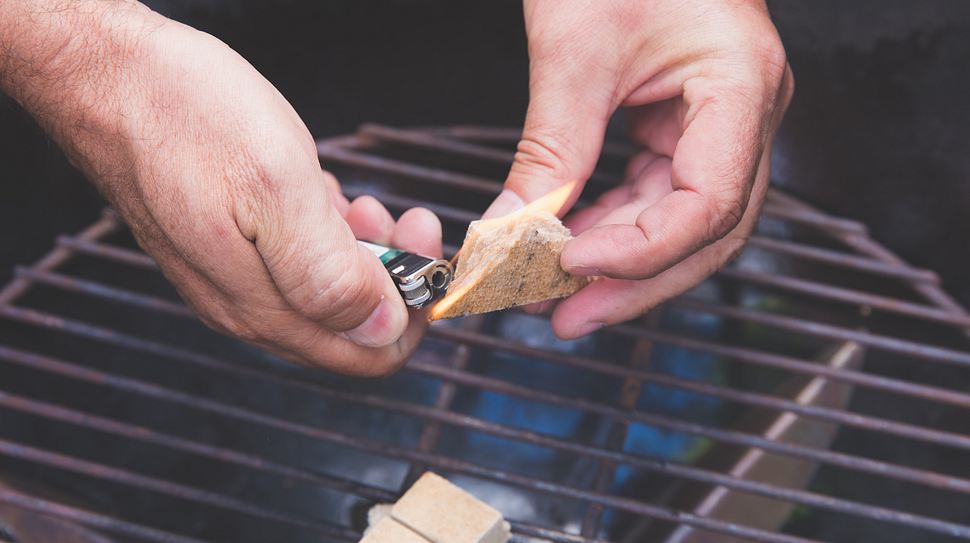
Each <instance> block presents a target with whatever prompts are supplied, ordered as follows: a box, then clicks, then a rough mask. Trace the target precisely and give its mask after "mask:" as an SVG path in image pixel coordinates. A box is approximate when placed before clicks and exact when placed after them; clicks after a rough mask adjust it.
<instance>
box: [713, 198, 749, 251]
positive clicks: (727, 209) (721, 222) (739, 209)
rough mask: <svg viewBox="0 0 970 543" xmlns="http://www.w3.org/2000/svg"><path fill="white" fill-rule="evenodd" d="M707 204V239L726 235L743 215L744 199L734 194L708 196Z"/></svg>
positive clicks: (738, 222)
mask: <svg viewBox="0 0 970 543" xmlns="http://www.w3.org/2000/svg"><path fill="white" fill-rule="evenodd" d="M707 206H708V207H707V216H708V239H709V240H717V239H721V238H723V237H724V236H726V235H728V234H729V233H730V232H731V231H732V230H734V228H735V227H737V226H738V224H740V223H741V217H743V216H744V210H745V204H744V201H743V200H742V199H741V198H740V197H739V196H737V195H734V194H731V195H724V196H712V197H708V199H707Z"/></svg>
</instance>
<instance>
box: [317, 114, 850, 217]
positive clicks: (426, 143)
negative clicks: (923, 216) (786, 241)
mask: <svg viewBox="0 0 970 543" xmlns="http://www.w3.org/2000/svg"><path fill="white" fill-rule="evenodd" d="M359 135H360V136H364V141H362V138H361V137H359V136H358V137H354V136H347V137H341V138H332V139H329V140H326V141H325V142H318V144H317V152H318V154H319V155H320V157H321V158H325V159H327V160H331V161H334V162H340V163H343V164H349V165H353V166H358V167H367V168H370V169H373V170H376V171H383V172H386V173H393V174H398V175H403V176H406V177H411V178H414V179H418V180H428V179H431V180H432V181H435V182H446V183H449V184H452V183H450V182H449V181H448V177H447V176H446V175H442V174H450V173H452V172H446V171H444V170H440V169H436V168H427V170H429V172H431V173H432V175H434V178H433V179H432V178H425V177H422V176H420V175H414V174H416V173H417V171H415V170H412V169H411V168H410V166H411V165H410V164H407V163H401V162H399V161H386V159H384V158H382V157H379V156H375V155H372V154H368V153H361V152H354V151H352V150H351V149H353V150H361V149H364V148H366V147H367V146H366V143H367V141H366V139H367V138H371V139H373V138H377V139H382V140H385V141H395V142H398V143H407V144H410V145H413V146H417V147H422V148H425V149H431V150H435V151H444V152H451V153H454V154H458V155H464V156H471V157H475V158H484V159H488V160H492V161H495V162H499V163H503V164H508V165H511V163H512V159H513V158H514V153H513V152H512V151H503V150H501V149H496V148H494V147H487V146H483V145H475V144H472V143H468V142H466V141H460V140H459V141H454V140H451V139H448V138H444V137H441V136H436V135H433V133H432V132H426V131H424V132H422V131H415V130H401V129H397V128H391V127H387V126H381V125H365V128H363V129H362V130H361V131H360V132H359ZM469 139H474V138H469ZM499 141H505V142H506V143H508V144H514V143H515V142H517V141H518V134H516V135H514V138H513V139H511V140H506V139H504V138H499ZM607 147H609V146H608V145H604V150H605V149H606V148H607ZM337 149H339V150H337ZM635 151H636V148H628V149H626V150H625V151H623V152H622V153H623V154H624V155H626V156H629V154H632V153H634V152H635ZM399 165H403V166H404V167H403V168H400V169H399V168H398V166H399ZM429 172H426V173H429ZM454 175H457V176H462V174H454ZM457 179H458V178H456V180H457ZM590 179H591V180H593V181H595V182H602V183H605V184H614V185H615V184H617V183H618V181H619V180H618V179H612V180H611V179H610V177H609V176H606V175H603V174H601V173H599V172H594V174H593V175H592V176H591V177H590ZM491 183H492V184H493V185H494V186H496V189H495V191H494V192H495V193H498V191H499V190H500V189H501V185H500V184H498V183H497V182H496V181H491ZM762 213H764V214H766V215H768V216H773V217H777V218H780V219H786V220H788V221H791V222H796V223H803V224H808V225H811V226H817V227H821V228H823V229H829V230H835V231H839V232H845V233H852V234H859V235H865V234H866V233H867V231H868V230H867V228H866V227H865V225H863V224H862V223H859V222H857V221H852V220H848V219H840V218H836V217H831V216H829V215H826V214H824V213H821V212H817V211H812V210H805V209H793V208H791V207H788V206H783V205H774V204H773V203H767V204H766V205H765V206H764V209H763V210H762Z"/></svg>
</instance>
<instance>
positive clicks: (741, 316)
mask: <svg viewBox="0 0 970 543" xmlns="http://www.w3.org/2000/svg"><path fill="white" fill-rule="evenodd" d="M61 239H62V240H63V242H64V244H66V245H68V246H70V247H73V248H76V249H77V250H78V251H79V252H82V253H84V254H90V255H92V256H99V257H102V258H105V259H107V260H111V261H115V262H120V263H124V264H131V265H134V266H139V267H144V268H150V269H157V268H158V266H157V265H156V264H155V261H154V260H152V259H151V257H149V256H148V255H145V254H144V253H139V252H136V251H132V250H130V249H124V248H121V247H114V246H111V245H106V244H104V243H99V242H92V241H82V240H79V239H77V238H73V237H70V236H62V237H61ZM451 252H452V253H453V252H454V251H451ZM668 305H670V306H671V307H674V308H682V309H689V310H691V311H697V312H702V313H709V314H714V315H719V316H722V317H727V318H733V319H737V320H741V321H748V322H755V323H758V324H764V325H767V326H772V327H775V328H780V329H784V330H789V331H794V332H800V333H804V334H806V335H810V336H814V337H819V338H825V339H831V340H837V341H855V342H858V343H860V344H862V345H865V346H867V347H872V348H876V349H880V350H883V351H887V352H895V353H900V354H904V355H908V356H911V357H913V358H917V359H920V360H927V361H933V362H943V363H949V364H955V365H959V366H964V365H967V366H970V353H967V352H965V351H957V350H953V349H947V348H945V347H939V346H936V345H932V344H929V343H921V342H918V341H910V340H904V339H899V338H895V337H890V336H883V335H878V334H874V333H872V332H868V331H864V330H855V329H851V328H845V327H841V326H836V325H832V324H826V323H822V322H818V321H810V320H806V319H801V318H797V317H792V316H787V315H780V314H777V313H768V312H765V311H759V310H756V309H751V308H745V307H736V306H728V305H724V304H717V303H711V302H705V301H700V300H695V299H689V298H678V299H676V300H672V301H670V302H668Z"/></svg>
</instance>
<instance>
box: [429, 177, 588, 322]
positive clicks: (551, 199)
mask: <svg viewBox="0 0 970 543" xmlns="http://www.w3.org/2000/svg"><path fill="white" fill-rule="evenodd" d="M576 185H577V182H576V181H573V182H572V183H567V184H565V185H563V186H561V187H559V188H558V189H556V190H554V191H552V192H550V193H548V194H546V195H545V196H542V197H540V198H538V199H536V200H534V201H532V202H531V203H529V204H528V205H526V206H525V207H523V208H522V209H520V210H518V211H515V212H513V213H510V214H508V215H505V216H503V217H495V218H494V219H487V220H488V221H489V222H492V221H509V220H515V218H517V217H519V216H522V215H528V214H531V213H538V212H542V211H546V212H549V213H552V214H553V215H557V216H558V215H559V211H560V210H561V209H562V206H563V205H564V204H565V203H566V201H567V200H569V196H570V195H571V194H572V193H573V189H574V188H576ZM460 252H461V249H459V250H458V253H455V258H454V259H455V261H457V259H458V254H459V253H460ZM471 271H472V272H474V271H475V270H471ZM481 280H482V274H478V277H476V278H475V279H474V280H471V281H465V284H463V285H462V286H461V288H459V289H458V290H454V289H449V290H448V293H447V294H445V297H444V298H442V299H441V300H439V301H438V303H436V304H435V305H434V307H432V308H431V314H430V315H429V319H430V320H433V321H435V320H438V319H440V318H441V316H442V315H444V314H445V313H447V312H448V310H449V309H451V307H452V306H453V305H455V303H456V302H457V301H458V300H460V299H461V298H462V297H463V296H465V295H466V294H468V292H469V291H470V290H471V289H473V288H475V286H477V285H478V283H479V282H481Z"/></svg>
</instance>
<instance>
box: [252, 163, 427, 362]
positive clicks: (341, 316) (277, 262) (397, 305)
mask: <svg viewBox="0 0 970 543" xmlns="http://www.w3.org/2000/svg"><path fill="white" fill-rule="evenodd" d="M298 168H302V167H298ZM311 169H312V172H311V171H309V170H311ZM289 173H292V175H290V176H286V177H284V178H285V179H288V180H289V181H288V182H286V185H287V187H286V188H285V190H276V191H272V192H273V194H274V198H275V200H276V201H275V202H274V205H270V206H262V207H264V208H266V211H263V212H262V213H261V214H262V217H261V218H262V219H263V220H262V221H260V227H261V228H260V230H259V232H258V233H257V235H256V237H255V239H254V242H255V245H256V249H257V250H258V251H259V254H260V256H261V257H262V259H263V262H264V263H265V265H266V268H267V270H268V271H269V273H270V275H271V277H272V279H273V282H274V283H275V284H276V286H277V288H278V289H279V291H280V293H281V294H282V295H283V298H284V299H285V300H286V302H287V303H288V304H289V305H290V307H292V309H293V310H295V311H296V312H297V313H299V314H300V315H302V316H303V317H305V318H307V319H309V320H311V321H313V322H316V323H319V324H320V325H321V327H322V328H324V329H326V330H329V331H333V332H337V333H340V334H341V335H343V336H344V337H346V338H347V339H349V340H351V341H353V342H354V343H357V344H359V345H363V346H366V347H383V346H386V345H390V344H392V343H394V342H395V341H397V340H398V339H399V338H400V337H401V334H402V333H403V332H404V330H405V328H406V327H407V322H408V314H407V308H406V307H405V305H404V301H403V300H402V299H401V296H400V294H398V292H397V289H396V288H395V286H394V284H393V283H392V281H391V278H390V276H389V275H388V274H387V271H386V270H385V269H384V266H383V265H382V264H381V262H380V260H379V259H378V258H377V257H376V256H375V255H374V254H373V253H371V252H370V251H368V250H367V249H366V248H364V247H362V246H360V245H359V244H358V243H357V242H356V240H355V238H354V235H353V233H352V232H351V230H350V227H349V226H348V225H347V223H346V222H345V221H344V219H343V217H341V215H340V213H339V211H338V210H337V208H336V207H335V205H334V202H333V201H332V200H333V195H332V194H331V193H330V191H329V190H328V188H327V185H326V183H325V180H324V178H323V174H322V172H321V171H320V169H319V167H318V166H316V167H314V166H311V165H307V171H304V172H302V175H300V174H298V173H297V172H289ZM294 180H305V181H294Z"/></svg>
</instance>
